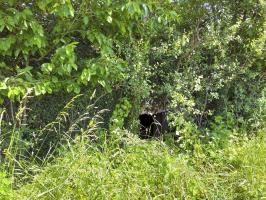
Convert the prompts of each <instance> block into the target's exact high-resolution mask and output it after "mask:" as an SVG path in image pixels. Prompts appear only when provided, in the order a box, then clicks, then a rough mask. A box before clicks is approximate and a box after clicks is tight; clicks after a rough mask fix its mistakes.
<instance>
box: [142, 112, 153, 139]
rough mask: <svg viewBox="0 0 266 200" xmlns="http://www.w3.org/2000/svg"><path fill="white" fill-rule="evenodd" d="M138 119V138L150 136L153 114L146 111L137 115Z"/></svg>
mask: <svg viewBox="0 0 266 200" xmlns="http://www.w3.org/2000/svg"><path fill="white" fill-rule="evenodd" d="M139 121H140V138H141V139H148V138H150V137H151V136H152V135H153V133H152V131H153V130H152V125H153V123H154V119H153V116H152V115H151V114H148V113H143V114H140V115H139Z"/></svg>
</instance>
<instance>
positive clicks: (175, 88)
mask: <svg viewBox="0 0 266 200" xmlns="http://www.w3.org/2000/svg"><path fill="white" fill-rule="evenodd" d="M265 9H266V3H265V1H264V0H235V1H230V0H190V1H188V0H168V1H166V0H144V1H139V0H136V1H126V0H116V1H113V0H93V1H87V0H36V1H32V0H23V1H22V0H8V1H3V0H0V145H1V146H0V161H4V163H7V164H6V165H5V167H6V166H7V167H6V168H5V169H12V170H15V169H16V170H22V169H21V168H22V166H21V164H20V165H18V163H19V162H17V161H19V160H23V159H24V158H25V157H26V158H27V159H29V158H30V159H32V160H33V161H34V162H35V161H37V162H39V161H40V162H41V163H44V162H45V163H46V161H47V160H46V159H47V156H48V155H50V154H52V153H51V152H53V153H54V152H56V153H58V152H60V148H59V146H60V145H61V144H62V143H61V142H62V140H63V141H64V142H63V143H64V144H66V143H68V142H69V140H68V139H69V138H71V139H75V137H76V136H77V135H82V134H88V135H90V137H89V138H90V140H91V141H93V142H95V143H97V139H95V138H97V136H96V135H97V134H100V133H101V134H102V133H103V132H104V133H105V134H106V137H107V138H108V139H110V141H112V139H113V137H114V138H116V137H120V136H121V135H120V136H118V135H119V134H120V132H119V131H121V130H124V129H127V130H129V131H131V132H133V133H134V134H138V132H139V122H138V115H139V114H140V113H141V112H142V111H152V112H153V111H154V112H156V111H158V110H164V111H167V113H166V114H167V120H168V122H169V125H170V127H171V128H170V129H171V131H172V132H173V131H174V134H175V135H177V136H178V138H179V140H178V141H176V143H175V145H177V146H178V148H179V149H182V150H184V151H186V152H187V151H189V152H191V151H192V152H193V151H194V150H195V148H196V147H195V144H198V142H204V143H208V142H210V141H216V142H217V144H218V146H222V147H223V146H226V142H225V141H227V139H228V138H231V137H234V136H236V135H237V136H239V137H240V136H241V134H242V135H244V134H247V135H249V136H250V135H252V134H256V133H257V132H258V131H261V130H262V129H263V128H265V121H266V68H265V57H266V56H265V52H266V51H265V40H266V22H265ZM79 94H84V95H83V96H80V95H79ZM75 95H78V96H76V97H75ZM73 97H74V98H73ZM96 107H97V108H96ZM103 109H108V110H109V111H107V112H103ZM103 113H104V114H103ZM106 113H107V114H106ZM100 116H103V118H102V119H101V120H100V121H103V122H104V125H101V129H99V130H98V131H96V132H97V134H96V133H95V132H94V131H95V130H93V131H92V132H94V134H91V128H92V127H94V126H95V125H96V124H97V125H98V121H99V119H100V118H101V117H100ZM170 129H169V130H170ZM116 132H117V134H115V133H116ZM118 133H119V134H118ZM171 134H172V133H171ZM168 135H169V134H168ZM164 140H168V136H167V133H166V134H165V138H164ZM53 155H54V154H53ZM44 160H45V161H44ZM13 172H14V171H13Z"/></svg>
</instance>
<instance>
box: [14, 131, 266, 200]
mask: <svg viewBox="0 0 266 200" xmlns="http://www.w3.org/2000/svg"><path fill="white" fill-rule="evenodd" d="M123 134H125V133H123ZM120 139H121V140H123V144H124V145H123V147H121V145H120V147H119V146H116V145H113V146H112V147H110V146H109V145H104V144H106V143H105V142H103V143H102V145H100V146H98V145H93V144H88V143H87V142H84V140H82V141H79V142H77V143H76V144H75V145H74V146H72V148H71V150H70V151H67V153H66V154H65V155H64V156H62V157H59V158H57V159H56V161H55V162H54V163H53V164H51V165H48V166H46V167H45V168H44V169H43V171H42V172H41V173H40V174H39V175H37V176H36V177H34V180H33V182H32V183H30V184H28V185H25V186H23V187H22V188H20V189H19V190H18V191H17V194H18V195H19V197H20V198H29V199H263V198H266V139H265V137H261V138H259V137H257V138H253V139H251V140H248V139H247V140H243V141H241V142H236V141H234V142H232V143H231V146H230V147H227V148H226V149H224V150H219V151H217V152H215V155H213V156H211V157H207V156H205V157H204V156H203V155H201V156H200V157H198V156H197V155H194V156H193V157H189V156H187V155H185V154H175V153H173V151H172V150H171V149H169V147H168V146H167V145H166V144H164V143H162V142H159V141H140V140H139V139H137V138H135V137H132V136H131V135H130V134H127V137H125V135H124V137H123V138H120ZM106 142H107V141H106ZM116 142H117V141H116ZM197 160H198V161H197ZM195 161H197V162H195Z"/></svg>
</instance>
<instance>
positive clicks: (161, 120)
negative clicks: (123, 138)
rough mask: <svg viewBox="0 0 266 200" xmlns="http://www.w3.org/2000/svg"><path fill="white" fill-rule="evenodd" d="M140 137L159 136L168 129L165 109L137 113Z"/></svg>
mask: <svg viewBox="0 0 266 200" xmlns="http://www.w3.org/2000/svg"><path fill="white" fill-rule="evenodd" d="M139 122H140V132H139V136H140V138H141V139H149V138H153V137H160V136H162V135H163V134H164V133H165V132H168V131H169V127H168V122H167V117H166V111H164V110H162V111H157V112H143V113H141V114H140V115H139Z"/></svg>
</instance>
